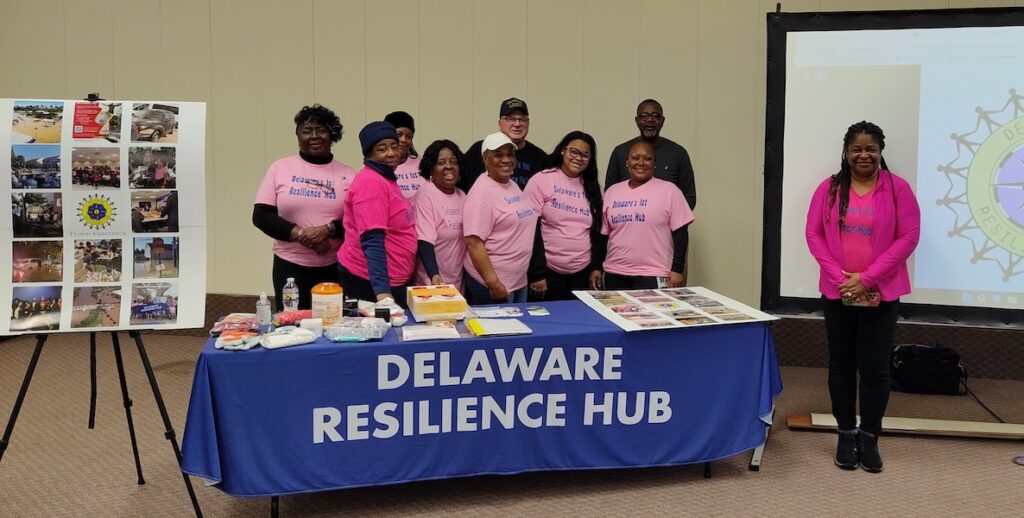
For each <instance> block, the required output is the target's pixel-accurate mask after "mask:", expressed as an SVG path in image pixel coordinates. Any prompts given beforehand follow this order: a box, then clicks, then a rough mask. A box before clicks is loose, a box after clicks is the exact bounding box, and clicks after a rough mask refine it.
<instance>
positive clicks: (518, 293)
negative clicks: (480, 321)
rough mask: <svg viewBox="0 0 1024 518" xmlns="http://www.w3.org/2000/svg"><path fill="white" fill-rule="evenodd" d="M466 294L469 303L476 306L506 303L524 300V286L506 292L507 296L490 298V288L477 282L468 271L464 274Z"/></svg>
mask: <svg viewBox="0 0 1024 518" xmlns="http://www.w3.org/2000/svg"><path fill="white" fill-rule="evenodd" d="M465 286H466V294H467V295H469V303H470V304H475V305H478V306H483V305H487V304H503V303H504V304H508V303H511V302H526V286H523V287H522V288H519V289H518V290H515V291H510V292H508V298H505V299H500V300H494V299H492V298H491V290H490V289H488V288H487V286H485V285H483V284H481V283H480V282H477V280H476V279H474V278H473V277H472V276H471V275H469V274H468V273H467V274H466V275H465Z"/></svg>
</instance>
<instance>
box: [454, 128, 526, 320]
mask: <svg viewBox="0 0 1024 518" xmlns="http://www.w3.org/2000/svg"><path fill="white" fill-rule="evenodd" d="M480 148H481V155H482V157H483V163H484V169H485V170H486V172H485V174H483V175H480V178H479V179H478V180H477V181H476V182H475V183H473V186H472V188H470V190H469V194H467V195H466V205H465V208H464V209H463V219H462V221H463V227H462V235H463V236H465V239H466V261H465V264H466V279H465V281H466V282H465V286H466V292H467V294H468V295H469V298H470V302H471V303H473V304H490V303H495V302H526V270H527V269H528V268H529V266H530V255H531V254H532V252H533V239H534V235H535V233H536V231H537V218H538V217H540V209H539V208H538V207H536V206H534V205H533V203H531V202H530V200H528V199H527V198H526V196H525V195H523V191H522V189H520V188H519V185H517V184H516V182H514V181H512V177H513V174H514V171H515V169H516V151H515V149H516V144H515V142H513V141H512V139H511V138H509V136H508V135H506V134H504V133H502V132H498V133H491V134H490V135H487V137H486V138H484V139H483V140H482V141H481V144H480Z"/></svg>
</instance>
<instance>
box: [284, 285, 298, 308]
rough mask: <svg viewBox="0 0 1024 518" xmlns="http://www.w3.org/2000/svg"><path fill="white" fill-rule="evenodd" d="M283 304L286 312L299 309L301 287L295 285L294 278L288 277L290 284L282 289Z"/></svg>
mask: <svg viewBox="0 0 1024 518" xmlns="http://www.w3.org/2000/svg"><path fill="white" fill-rule="evenodd" d="M281 303H282V304H283V305H284V310H285V311H295V310H297V309H299V286H298V285H297V284H295V278H294V277H288V282H286V283H285V284H284V288H281Z"/></svg>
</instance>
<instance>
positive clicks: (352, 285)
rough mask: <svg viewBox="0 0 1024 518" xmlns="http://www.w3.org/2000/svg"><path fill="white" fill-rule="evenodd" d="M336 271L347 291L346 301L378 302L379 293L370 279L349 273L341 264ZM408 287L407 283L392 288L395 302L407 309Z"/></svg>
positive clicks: (342, 287) (342, 286)
mask: <svg viewBox="0 0 1024 518" xmlns="http://www.w3.org/2000/svg"><path fill="white" fill-rule="evenodd" d="M335 271H336V272H337V274H338V277H339V278H340V279H341V289H342V290H344V291H345V298H346V299H351V298H356V299H359V300H368V301H370V302H377V293H375V292H374V291H373V285H372V284H370V281H369V280H368V279H364V278H362V277H360V276H358V275H356V274H354V273H352V272H350V271H348V268H345V267H344V266H342V265H340V264H339V265H338V267H337V269H336V270H335ZM408 286H409V284H408V283H406V284H403V285H401V286H392V287H391V296H392V297H394V299H395V302H397V303H398V305H399V306H401V307H403V308H404V307H406V303H405V289H406V288H407V287H408Z"/></svg>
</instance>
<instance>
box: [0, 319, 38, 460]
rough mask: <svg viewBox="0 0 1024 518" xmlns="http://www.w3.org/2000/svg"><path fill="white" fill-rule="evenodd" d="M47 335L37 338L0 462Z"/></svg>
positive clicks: (2, 441)
mask: <svg viewBox="0 0 1024 518" xmlns="http://www.w3.org/2000/svg"><path fill="white" fill-rule="evenodd" d="M46 336H47V335H39V336H37V337H36V349H35V351H33V352H32V360H30V361H29V362H28V369H27V370H25V379H23V380H22V382H21V390H19V391H18V399H16V400H14V408H13V409H11V418H10V419H9V420H8V421H7V428H6V429H5V430H4V436H3V439H0V460H3V458H4V451H5V450H7V445H8V444H10V442H11V433H12V432H14V423H15V422H16V421H17V420H18V412H21V404H22V402H24V401H25V394H26V393H28V384H29V383H31V382H32V374H33V373H34V372H35V370H36V364H38V363H39V355H40V354H41V353H42V352H43V344H44V343H46Z"/></svg>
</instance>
